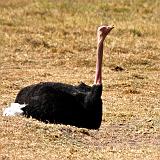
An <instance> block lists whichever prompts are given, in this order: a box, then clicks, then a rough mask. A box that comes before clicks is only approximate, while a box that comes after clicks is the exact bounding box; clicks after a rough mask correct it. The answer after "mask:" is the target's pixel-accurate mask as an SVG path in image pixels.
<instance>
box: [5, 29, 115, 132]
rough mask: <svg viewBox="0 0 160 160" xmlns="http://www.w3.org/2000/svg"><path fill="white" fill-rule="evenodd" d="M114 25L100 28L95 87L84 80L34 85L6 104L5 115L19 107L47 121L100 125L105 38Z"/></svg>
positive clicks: (20, 109)
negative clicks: (73, 82)
mask: <svg viewBox="0 0 160 160" xmlns="http://www.w3.org/2000/svg"><path fill="white" fill-rule="evenodd" d="M113 28H114V27H113V26H100V27H99V28H98V30H97V61H96V74H95V81H94V85H93V86H92V87H90V86H88V85H86V84H84V83H81V84H80V85H78V86H73V85H69V84H63V83H54V82H43V83H42V82H41V83H38V84H34V85H30V86H27V87H25V88H23V89H21V90H20V92H19V93H18V95H17V97H16V100H15V103H12V105H11V107H10V108H6V110H5V111H4V115H12V113H11V112H9V110H10V109H11V110H12V109H15V110H16V111H15V112H14V114H15V113H19V114H23V115H25V116H27V117H30V116H31V117H33V118H36V119H38V120H40V121H43V122H46V123H48V122H49V123H59V124H66V125H67V124H69V125H73V126H77V127H82V128H88V129H98V128H99V127H100V125H101V121H102V99H101V95H102V57H103V42H104V40H105V38H106V36H107V35H108V34H109V32H110V31H111V30H112V29H113ZM25 104H26V105H25ZM14 114H13V115H14Z"/></svg>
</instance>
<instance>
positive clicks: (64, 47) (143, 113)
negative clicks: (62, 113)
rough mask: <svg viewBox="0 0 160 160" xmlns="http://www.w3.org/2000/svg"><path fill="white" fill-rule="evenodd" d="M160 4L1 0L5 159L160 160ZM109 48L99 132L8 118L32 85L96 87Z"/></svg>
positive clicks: (0, 136) (1, 143)
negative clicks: (100, 43) (100, 49)
mask: <svg viewBox="0 0 160 160" xmlns="http://www.w3.org/2000/svg"><path fill="white" fill-rule="evenodd" d="M159 10H160V1H159V0H155V1H151V0H139V1H138V0H132V1H131V0H120V1H117V0H107V1H106V0H101V1H96V0H92V1H90V0H81V1H78V0H74V1H73V0H1V1H0V75H1V76H0V159H2V160H13V159H16V160H23V159H24V160H27V159H28V160H31V159H36V160H40V159H46V160H49V159H55V160H58V159H64V160H65V159H66V160H67V159H82V160H83V159H84V160H87V159H88V160H90V159H101V160H103V159H104V160H107V159H108V160H111V159H113V160H117V159H118V160H120V159H122V160H124V159H126V160H130V159H136V160H137V159H139V160H142V159H144V160H158V159H160V87H159V85H160V52H159V51H160V27H159V26H160V19H159V16H160V14H159ZM101 24H111V25H114V26H115V28H114V30H113V31H112V32H111V33H110V35H109V36H108V38H107V39H106V41H105V48H104V58H103V61H104V64H103V96H102V99H103V121H102V125H101V127H100V129H99V130H87V129H83V128H76V127H72V126H64V125H54V124H44V123H42V122H38V121H36V120H34V119H32V118H30V119H27V118H25V117H22V116H19V117H3V116H2V112H3V108H5V107H6V106H7V105H9V104H10V103H11V102H13V101H14V99H15V97H16V94H17V93H18V91H19V90H20V89H21V88H23V87H24V86H27V85H30V84H33V83H37V82H41V81H54V82H64V83H69V84H78V83H79V82H81V81H83V82H85V83H87V84H89V85H92V84H93V81H94V73H95V59H96V29H97V27H98V26H99V25H101Z"/></svg>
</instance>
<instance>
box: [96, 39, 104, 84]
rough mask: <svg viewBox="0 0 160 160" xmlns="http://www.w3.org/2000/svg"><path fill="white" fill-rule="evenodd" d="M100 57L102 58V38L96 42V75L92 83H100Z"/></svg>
mask: <svg viewBox="0 0 160 160" xmlns="http://www.w3.org/2000/svg"><path fill="white" fill-rule="evenodd" d="M102 58H103V40H98V44H97V60H96V75H95V81H94V84H96V85H100V84H102Z"/></svg>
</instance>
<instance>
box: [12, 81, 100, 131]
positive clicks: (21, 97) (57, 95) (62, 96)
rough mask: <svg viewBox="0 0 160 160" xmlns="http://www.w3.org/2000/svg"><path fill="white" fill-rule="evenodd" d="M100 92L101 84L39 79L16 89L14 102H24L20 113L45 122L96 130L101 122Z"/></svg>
mask: <svg viewBox="0 0 160 160" xmlns="http://www.w3.org/2000/svg"><path fill="white" fill-rule="evenodd" d="M101 94H102V85H93V86H92V87H90V86H88V85H86V84H84V83H81V84H80V85H78V86H73V85H68V84H63V83H53V82H43V83H39V84H35V85H31V86H27V87H25V88H23V89H22V90H20V92H19V93H18V95H17V97H16V100H15V103H20V104H24V103H25V104H27V105H26V107H24V108H23V111H24V115H25V116H27V117H30V116H31V117H33V118H36V119H38V120H40V121H43V122H46V123H47V122H49V123H60V124H69V125H74V126H77V127H83V128H88V129H98V128H99V127H100V125H101V121H102V100H101Z"/></svg>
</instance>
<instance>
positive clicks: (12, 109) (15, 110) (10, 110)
mask: <svg viewBox="0 0 160 160" xmlns="http://www.w3.org/2000/svg"><path fill="white" fill-rule="evenodd" d="M25 106H26V104H19V103H11V105H10V106H9V107H7V108H6V109H4V111H3V116H16V115H21V114H22V113H23V110H22V108H24V107H25Z"/></svg>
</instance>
